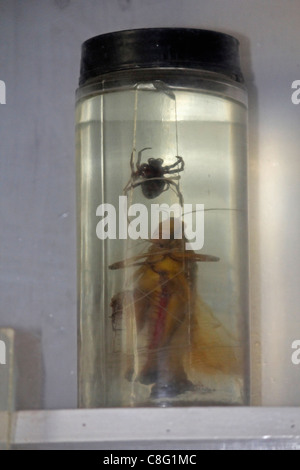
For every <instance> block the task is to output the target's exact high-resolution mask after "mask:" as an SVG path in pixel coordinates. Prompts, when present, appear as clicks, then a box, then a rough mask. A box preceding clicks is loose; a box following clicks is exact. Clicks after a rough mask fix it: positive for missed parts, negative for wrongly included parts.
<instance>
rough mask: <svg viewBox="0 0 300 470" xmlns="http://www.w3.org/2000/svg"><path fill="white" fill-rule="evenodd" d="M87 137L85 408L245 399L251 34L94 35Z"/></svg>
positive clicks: (83, 193) (86, 95)
mask: <svg viewBox="0 0 300 470" xmlns="http://www.w3.org/2000/svg"><path fill="white" fill-rule="evenodd" d="M76 148H77V170H78V173H77V174H78V184H77V187H78V235H79V236H78V253H79V255H78V261H79V264H78V296H79V406H81V407H116V406H127V407H128V406H198V405H245V404H247V403H248V395H249V365H248V363H249V351H248V297H247V295H248V249H247V189H246V188H247V94H246V90H245V87H244V83H243V77H242V74H241V71H240V67H239V53H238V41H237V40H236V39H235V38H233V37H231V36H228V35H226V34H222V33H217V32H214V31H205V30H196V29H181V28H179V29H178V28H163V29H161V28H160V29H141V30H132V31H121V32H116V33H110V34H105V35H102V36H97V37H95V38H92V39H90V40H88V41H86V42H85V43H84V44H83V48H82V62H81V76H80V87H79V89H78V90H77V104H76Z"/></svg>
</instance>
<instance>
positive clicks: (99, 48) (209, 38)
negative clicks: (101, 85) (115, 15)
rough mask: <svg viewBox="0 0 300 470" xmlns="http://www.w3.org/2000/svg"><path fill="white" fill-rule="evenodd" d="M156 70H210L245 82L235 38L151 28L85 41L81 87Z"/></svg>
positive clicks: (177, 29)
mask: <svg viewBox="0 0 300 470" xmlns="http://www.w3.org/2000/svg"><path fill="white" fill-rule="evenodd" d="M153 67H173V68H174V67H183V68H190V69H200V70H207V71H211V72H218V73H222V74H224V75H227V76H229V77H230V78H231V79H233V80H236V81H237V82H243V76H242V73H241V70H240V60H239V42H238V40H237V39H236V38H234V37H233V36H229V35H228V34H224V33H218V32H216V31H207V30H202V29H188V28H150V29H133V30H127V31H118V32H114V33H108V34H103V35H100V36H96V37H93V38H91V39H88V40H87V41H85V42H84V43H83V44H82V56H81V69H80V80H79V85H83V84H84V83H85V82H86V81H87V80H89V79H91V78H94V77H96V76H97V75H102V74H105V73H108V72H115V71H118V70H129V69H137V68H153Z"/></svg>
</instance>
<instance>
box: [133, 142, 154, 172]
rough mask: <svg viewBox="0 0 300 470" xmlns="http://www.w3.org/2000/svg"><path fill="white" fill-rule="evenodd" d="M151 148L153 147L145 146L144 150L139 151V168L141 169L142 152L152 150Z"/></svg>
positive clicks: (137, 165) (137, 164)
mask: <svg viewBox="0 0 300 470" xmlns="http://www.w3.org/2000/svg"><path fill="white" fill-rule="evenodd" d="M151 149H152V147H144V148H143V149H142V150H140V151H139V153H138V159H137V162H136V167H137V169H138V170H139V169H140V166H141V160H142V153H143V152H144V151H145V150H151Z"/></svg>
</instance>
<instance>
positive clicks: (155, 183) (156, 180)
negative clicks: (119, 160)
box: [124, 147, 184, 205]
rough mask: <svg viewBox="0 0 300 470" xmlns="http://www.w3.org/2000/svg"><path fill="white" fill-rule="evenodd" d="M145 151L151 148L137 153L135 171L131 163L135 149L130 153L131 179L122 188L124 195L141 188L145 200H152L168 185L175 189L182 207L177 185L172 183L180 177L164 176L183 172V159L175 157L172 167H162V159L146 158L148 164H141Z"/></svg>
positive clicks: (165, 189)
mask: <svg viewBox="0 0 300 470" xmlns="http://www.w3.org/2000/svg"><path fill="white" fill-rule="evenodd" d="M145 150H151V147H145V148H143V149H142V150H140V151H139V152H138V158H137V162H136V170H135V168H134V162H133V155H134V153H135V149H133V151H132V154H131V158H130V168H131V177H130V180H129V181H128V183H127V185H126V186H125V188H124V193H125V194H127V192H128V191H129V190H130V189H134V188H136V187H137V186H141V188H142V193H143V194H144V196H145V197H146V198H147V199H154V198H156V197H158V196H159V195H160V194H161V193H163V192H164V191H167V190H168V189H169V188H170V185H172V186H173V187H174V188H175V192H176V194H177V196H178V198H179V201H180V204H181V205H183V197H182V194H181V192H180V190H179V185H178V183H176V182H175V181H174V180H179V179H180V176H174V177H172V178H166V177H165V176H164V175H171V174H174V173H179V172H181V171H183V169H184V161H183V158H182V157H179V156H178V155H176V158H177V162H175V163H173V165H166V166H163V163H164V161H163V159H162V158H148V163H142V164H141V159H142V153H143V152H144V151H145Z"/></svg>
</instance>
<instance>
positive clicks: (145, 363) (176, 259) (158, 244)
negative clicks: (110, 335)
mask: <svg viewBox="0 0 300 470" xmlns="http://www.w3.org/2000/svg"><path fill="white" fill-rule="evenodd" d="M175 220H176V219H172V218H171V219H170V234H171V237H170V239H163V238H162V224H160V226H159V238H158V239H153V240H151V246H150V248H149V249H148V251H147V252H145V253H144V254H141V255H139V256H135V257H133V258H130V259H127V260H125V261H121V262H117V263H114V264H112V265H111V266H110V269H121V268H129V267H137V269H136V271H135V272H134V274H133V289H132V290H128V291H125V292H121V293H118V294H116V295H115V296H114V297H113V298H112V300H111V307H112V317H113V321H114V320H115V319H116V317H117V316H121V318H122V321H123V328H124V329H125V330H126V334H125V337H126V355H127V361H126V362H127V363H126V371H125V376H126V378H127V379H128V380H130V381H134V380H136V381H138V382H140V383H141V384H144V385H150V384H152V388H151V396H152V398H164V397H172V396H175V395H178V394H181V393H184V392H186V391H189V390H193V389H194V382H195V380H194V378H195V377H197V374H198V373H199V370H201V369H203V370H204V369H206V370H209V371H212V370H213V371H214V372H216V371H221V372H226V370H231V369H232V366H233V365H234V366H235V365H236V358H235V356H234V354H233V350H232V348H231V349H230V347H228V344H229V343H228V342H227V338H226V340H225V336H224V331H223V330H222V325H221V324H220V323H219V322H218V321H217V320H216V319H215V318H214V317H213V315H212V312H211V310H210V309H209V307H208V306H206V305H205V304H204V302H203V301H201V299H199V298H198V296H197V292H196V281H197V262H200V261H201V262H208V261H218V260H219V258H217V257H215V256H211V255H204V254H197V253H195V252H194V251H192V250H189V251H185V250H184V248H183V247H184V241H185V240H184V239H181V240H180V239H175V237H174V234H175V225H176V224H175ZM225 343H226V345H225V346H224V344H225ZM193 371H194V372H193ZM195 374H196V375H195ZM198 375H199V374H198ZM196 382H197V380H196Z"/></svg>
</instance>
